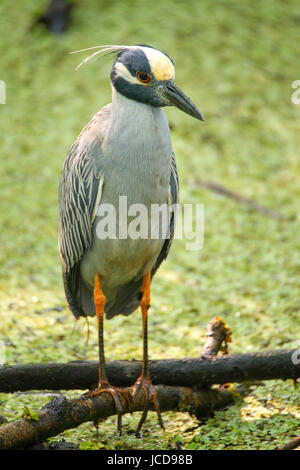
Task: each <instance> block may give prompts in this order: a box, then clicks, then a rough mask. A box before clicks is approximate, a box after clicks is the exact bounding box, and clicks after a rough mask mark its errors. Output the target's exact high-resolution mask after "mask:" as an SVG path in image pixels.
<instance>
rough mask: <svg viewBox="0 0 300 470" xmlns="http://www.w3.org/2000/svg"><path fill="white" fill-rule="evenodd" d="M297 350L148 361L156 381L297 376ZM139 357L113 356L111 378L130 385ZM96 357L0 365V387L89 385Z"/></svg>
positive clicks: (200, 381) (192, 382)
mask: <svg viewBox="0 0 300 470" xmlns="http://www.w3.org/2000/svg"><path fill="white" fill-rule="evenodd" d="M297 354H298V355H299V352H298V350H279V351H267V352H262V353H251V354H228V355H227V356H220V357H205V358H186V359H164V360H155V361H150V362H149V369H150V374H151V378H152V381H153V383H154V384H165V385H174V386H177V385H182V386H187V387H191V386H194V385H197V386H201V385H211V384H223V383H226V382H236V383H237V382H245V381H246V382H249V381H259V380H271V379H283V380H286V379H294V380H296V379H297V378H299V377H300V364H299V363H298V364H297V362H298V361H295V360H294V361H293V358H294V357H295V355H297ZM141 367H142V364H141V361H113V362H108V363H107V364H106V370H107V375H108V379H109V381H110V383H111V384H112V385H115V386H119V387H128V386H130V385H132V384H133V383H134V382H135V381H136V379H137V378H138V377H139V375H140V373H141ZM97 378H98V369H97V362H96V361H95V362H94V361H74V362H69V363H66V364H57V363H51V362H50V363H45V364H19V365H13V366H2V367H0V392H6V393H9V392H16V391H26V390H74V389H82V390H84V389H87V388H89V389H90V388H92V387H93V385H95V384H96V383H97Z"/></svg>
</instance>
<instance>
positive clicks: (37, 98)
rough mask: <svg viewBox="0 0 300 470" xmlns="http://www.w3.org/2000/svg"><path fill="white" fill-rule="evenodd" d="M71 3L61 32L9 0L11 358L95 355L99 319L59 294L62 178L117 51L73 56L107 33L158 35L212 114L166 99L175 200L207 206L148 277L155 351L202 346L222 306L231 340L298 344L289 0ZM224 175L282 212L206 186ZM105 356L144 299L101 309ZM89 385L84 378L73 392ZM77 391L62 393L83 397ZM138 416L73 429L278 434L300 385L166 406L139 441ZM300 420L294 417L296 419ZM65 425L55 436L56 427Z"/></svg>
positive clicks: (1, 66)
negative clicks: (214, 405) (197, 415)
mask: <svg viewBox="0 0 300 470" xmlns="http://www.w3.org/2000/svg"><path fill="white" fill-rule="evenodd" d="M73 3H74V9H73V15H72V23H71V25H70V27H69V29H68V31H67V32H66V33H65V34H63V35H62V36H55V35H53V34H51V33H50V32H49V31H47V30H46V28H45V27H44V26H43V25H36V20H37V18H38V17H39V15H40V14H41V13H42V12H43V11H44V10H45V8H46V6H47V5H48V1H47V0H40V1H39V2H36V1H34V0H27V2H22V5H17V4H14V3H12V2H11V1H9V0H1V1H0V80H3V81H5V83H6V91H7V96H6V104H5V105H4V104H3V105H2V104H1V105H0V136H1V137H0V138H1V147H0V174H1V180H0V181H1V186H0V223H1V251H0V303H1V305H0V308H1V311H0V321H1V322H0V339H1V340H3V341H5V344H6V362H7V363H9V364H14V363H26V362H46V361H57V362H64V361H70V360H74V359H84V358H88V359H96V358H97V340H96V328H95V322H94V321H93V319H92V320H91V321H90V328H91V334H90V338H89V342H88V344H86V332H87V327H86V323H85V321H84V320H83V319H81V320H80V321H79V322H75V320H74V319H73V317H72V315H71V313H70V312H69V311H68V309H67V307H66V301H65V297H64V292H63V286H62V280H61V268H60V260H59V256H58V249H57V204H58V182H59V176H60V171H61V167H62V164H63V160H64V158H65V155H66V153H67V152H68V149H69V148H70V146H71V144H72V143H73V142H74V140H75V139H76V137H77V135H78V134H79V132H80V131H81V129H82V127H83V126H84V125H85V124H86V123H87V122H88V121H89V119H90V118H91V117H92V116H93V114H94V113H95V112H96V111H97V110H98V109H99V108H101V107H102V106H104V105H105V104H107V103H108V102H110V100H111V88H110V83H109V73H110V69H111V59H110V58H104V59H101V60H96V61H93V62H90V63H88V64H87V65H86V66H84V67H82V68H81V69H80V70H79V71H75V68H76V66H77V65H78V63H79V62H80V61H81V60H82V58H84V57H85V55H84V54H77V55H69V52H70V51H74V50H77V49H82V48H85V47H91V46H94V45H99V44H136V43H145V44H150V45H152V46H154V47H157V48H158V49H162V50H164V51H166V52H167V53H168V54H169V55H170V56H171V57H172V58H173V59H174V61H175V65H176V83H177V84H178V86H179V87H180V88H182V89H183V90H184V91H185V93H186V94H188V95H189V96H190V97H191V98H192V100H193V101H194V102H195V103H196V104H197V105H198V107H199V109H200V110H201V111H202V112H203V114H204V116H205V118H206V121H205V122H204V123H199V122H198V121H196V120H193V119H191V118H190V117H188V116H187V115H185V114H183V113H181V112H180V111H178V110H176V109H167V110H166V113H167V116H168V118H169V122H170V126H171V129H172V142H173V148H174V151H175V153H176V156H177V161H178V170H179V176H180V185H181V202H182V203H196V202H198V203H202V204H204V206H205V242H204V247H203V249H202V250H201V251H199V252H190V251H186V250H185V241H184V240H175V241H174V243H173V246H172V249H171V252H170V255H169V258H168V260H167V261H166V262H165V263H164V264H163V265H162V266H161V269H160V271H159V272H158V274H157V276H156V278H155V281H154V282H153V288H152V303H151V304H152V308H151V313H150V318H149V322H150V325H149V334H150V340H149V341H150V345H149V347H150V357H151V358H166V357H186V356H198V355H199V354H200V351H201V347H202V346H203V343H204V340H205V327H206V324H207V322H208V321H209V320H210V319H211V318H212V317H213V316H215V315H220V316H221V317H222V318H223V320H225V321H226V323H228V325H229V326H230V327H231V328H232V331H233V342H232V344H231V345H230V351H231V352H247V351H259V350H267V349H272V348H273V349H274V348H291V347H292V346H293V344H294V343H295V341H297V340H300V328H299V323H300V322H299V300H300V294H299V292H300V289H299V288H300V276H299V274H300V238H299V231H300V216H299V196H300V184H299V183H300V159H299V147H300V132H299V128H300V105H296V104H293V103H292V101H291V96H292V93H293V91H294V90H293V89H292V88H291V85H292V82H293V81H294V80H297V79H300V72H299V63H300V49H299V44H300V14H299V8H298V7H299V5H298V2H297V1H296V0H295V1H294V0H288V1H285V2H282V1H280V0H262V1H260V2H255V3H253V2H252V1H250V0H244V1H243V2H240V1H237V0H226V1H216V2H211V1H209V0H202V1H195V0H185V1H184V2H181V1H175V0H165V1H164V2H155V3H152V4H151V3H149V1H145V0H139V1H137V0H131V1H124V0H122V1H117V0H116V1H115V0H114V1H96V0H80V1H78V2H73ZM201 181H214V182H216V183H218V184H221V185H224V186H225V187H227V188H229V189H231V190H233V191H236V192H237V193H239V194H242V195H243V196H245V197H248V198H251V199H253V200H255V201H256V202H257V203H259V204H262V205H264V206H266V207H269V208H270V209H272V210H274V211H277V212H279V213H280V214H282V215H283V216H284V217H283V218H280V217H278V218H274V217H270V216H267V215H264V214H260V213H257V212H255V211H251V210H250V209H249V208H248V207H247V206H246V205H243V204H239V203H237V202H236V201H233V200H231V199H228V198H226V197H224V196H220V195H218V194H216V193H214V192H212V191H209V190H208V189H205V188H203V187H201V186H200V185H199V182H201ZM105 339H106V356H107V359H109V360H113V359H119V358H120V359H130V358H137V359H139V358H141V354H142V342H141V321H140V315H139V312H136V313H135V314H134V315H131V316H130V317H128V318H125V317H121V316H119V317H116V318H115V319H113V320H112V321H111V322H106V324H105ZM78 393H79V392H78ZM78 393H77V392H74V393H73V394H72V393H69V394H68V395H70V396H77V395H78ZM47 401H49V396H44V395H43V394H34V393H33V394H13V395H9V396H7V395H5V394H0V403H1V410H0V414H1V415H3V416H6V417H7V418H8V419H15V418H16V417H17V416H19V415H20V413H21V412H22V409H23V407H24V406H25V405H28V404H30V406H32V407H33V409H35V410H37V409H38V408H39V407H40V406H41V405H42V404H43V403H46V402H47ZM138 418H139V417H138V416H134V415H133V416H132V417H127V416H126V417H125V418H124V435H123V437H122V438H121V440H120V439H119V437H118V436H117V433H116V431H115V418H111V419H108V420H107V421H106V422H105V423H103V424H101V427H100V431H99V437H98V438H97V437H96V435H95V430H94V428H93V427H92V425H91V424H86V425H83V426H81V427H80V428H78V429H77V430H72V431H68V432H66V433H64V436H63V437H65V438H66V439H67V440H69V441H72V442H74V443H75V444H76V445H81V447H82V448H90V447H92V448H103V447H104V448H115V447H119V448H157V449H162V448H178V446H181V447H182V448H186V449H218V448H234V449H246V448H252V449H257V448H259V449H271V448H274V447H276V446H277V445H279V444H280V443H281V442H285V441H286V440H287V439H288V438H289V437H293V435H296V434H295V433H297V432H299V418H300V414H299V398H298V394H297V391H294V390H293V389H292V388H291V386H290V384H288V383H281V382H278V381H277V382H275V381H274V382H268V383H267V382H266V383H265V384H262V385H260V386H258V387H256V388H253V390H252V391H251V393H250V395H249V396H248V397H247V398H246V399H245V400H244V401H243V402H240V403H237V405H236V406H234V407H231V408H230V409H228V410H225V411H220V412H218V413H216V414H215V415H214V417H213V418H211V419H209V420H208V421H207V422H206V423H204V424H202V426H200V427H198V424H199V423H197V421H196V420H195V419H193V418H191V417H189V416H188V415H184V414H180V413H166V414H165V421H166V425H167V431H166V432H165V433H164V434H163V433H162V432H161V430H160V429H159V428H158V427H157V423H156V417H155V416H151V414H150V418H149V422H148V424H147V426H146V428H145V432H144V435H143V438H142V439H136V438H135V437H133V436H134V435H133V434H131V432H130V431H131V430H132V429H134V428H135V426H136V424H137V422H138ZM297 428H298V431H297ZM61 438H62V436H59V437H58V438H56V440H59V439H61Z"/></svg>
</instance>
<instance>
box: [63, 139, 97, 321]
mask: <svg viewBox="0 0 300 470" xmlns="http://www.w3.org/2000/svg"><path fill="white" fill-rule="evenodd" d="M81 136H82V134H81V135H80V136H79V137H78V139H77V141H76V142H75V143H74V144H73V146H72V147H71V149H70V152H69V153H68V155H67V157H66V159H65V162H64V165H63V170H62V174H61V179H60V186H59V231H58V241H59V251H60V256H61V260H62V268H63V280H64V287H65V293H66V297H67V301H68V303H69V306H70V309H71V310H72V312H73V314H74V315H75V316H76V317H78V316H80V315H82V314H83V312H82V311H81V306H80V305H78V302H77V300H76V292H77V289H78V281H79V279H78V277H79V262H80V260H81V258H82V256H83V254H84V252H85V250H88V249H89V248H90V246H91V243H92V231H91V229H92V224H93V221H94V219H95V216H96V211H97V208H98V205H99V202H100V198H101V193H102V186H103V177H102V175H101V171H100V169H99V167H98V165H97V161H98V159H96V158H95V156H96V153H97V152H99V148H100V145H98V146H97V145H92V146H87V145H85V144H84V142H82V139H80V137H81Z"/></svg>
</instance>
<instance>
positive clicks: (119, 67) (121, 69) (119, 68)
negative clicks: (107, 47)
mask: <svg viewBox="0 0 300 470" xmlns="http://www.w3.org/2000/svg"><path fill="white" fill-rule="evenodd" d="M115 70H116V72H117V75H118V77H121V78H123V79H124V80H126V82H129V83H132V84H133V85H136V84H138V85H140V84H141V82H140V81H139V80H138V78H137V77H133V75H131V73H130V72H129V71H128V70H127V68H126V67H125V65H124V64H122V62H117V63H116V65H115Z"/></svg>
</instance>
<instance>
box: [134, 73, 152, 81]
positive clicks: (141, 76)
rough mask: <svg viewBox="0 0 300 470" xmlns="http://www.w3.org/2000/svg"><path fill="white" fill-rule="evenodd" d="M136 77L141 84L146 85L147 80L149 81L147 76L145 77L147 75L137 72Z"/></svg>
mask: <svg viewBox="0 0 300 470" xmlns="http://www.w3.org/2000/svg"><path fill="white" fill-rule="evenodd" d="M136 76H137V78H138V79H139V81H140V82H142V83H147V82H149V80H150V77H149V75H147V74H146V73H144V72H137V73H136Z"/></svg>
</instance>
